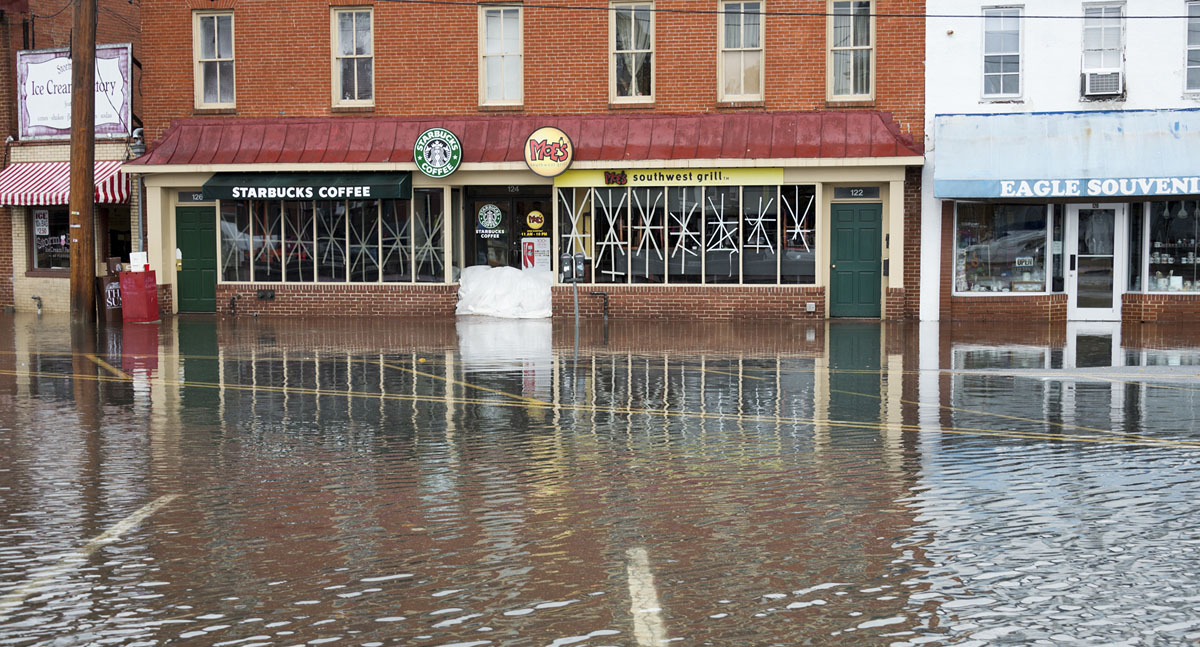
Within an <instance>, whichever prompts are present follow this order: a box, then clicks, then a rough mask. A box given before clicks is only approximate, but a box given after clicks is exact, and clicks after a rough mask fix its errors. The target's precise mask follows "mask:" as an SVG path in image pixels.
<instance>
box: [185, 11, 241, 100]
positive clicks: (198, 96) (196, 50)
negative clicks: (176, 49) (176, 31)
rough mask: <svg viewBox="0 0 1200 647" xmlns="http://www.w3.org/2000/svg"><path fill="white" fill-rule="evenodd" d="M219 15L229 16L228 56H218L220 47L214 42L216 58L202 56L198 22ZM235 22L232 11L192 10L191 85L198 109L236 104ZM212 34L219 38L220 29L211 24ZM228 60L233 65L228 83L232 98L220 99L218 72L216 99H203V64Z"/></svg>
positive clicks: (218, 16)
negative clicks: (230, 87) (227, 99)
mask: <svg viewBox="0 0 1200 647" xmlns="http://www.w3.org/2000/svg"><path fill="white" fill-rule="evenodd" d="M221 17H228V18H229V40H230V42H229V58H221V57H220V47H219V46H218V45H217V44H216V43H214V53H215V54H216V55H217V57H216V58H204V57H203V52H204V48H203V43H202V42H201V34H202V33H203V30H202V29H201V28H200V23H201V22H202V21H203V20H205V19H209V18H211V19H214V20H216V19H218V18H221ZM236 28H237V26H236V24H235V23H234V17H233V11H232V10H230V11H195V12H192V74H193V80H192V87H193V89H194V95H195V97H194V98H195V106H196V108H198V109H205V108H233V107H235V106H236V105H237V50H236V49H235V47H236V45H237V36H236V33H237V31H236ZM213 34H214V35H215V36H217V37H218V38H219V34H220V30H218V29H217V28H216V25H215V24H214V25H213ZM224 61H229V62H230V64H232V65H233V78H232V79H230V81H229V82H230V84H231V85H232V90H233V100H231V101H221V100H220V97H221V81H220V73H219V71H218V76H217V100H216V101H205V100H204V64H205V63H210V62H218V63H219V62H224Z"/></svg>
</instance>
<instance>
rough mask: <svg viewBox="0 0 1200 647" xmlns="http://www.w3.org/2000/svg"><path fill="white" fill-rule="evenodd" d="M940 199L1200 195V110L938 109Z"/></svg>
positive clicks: (937, 179) (935, 143) (937, 183)
mask: <svg viewBox="0 0 1200 647" xmlns="http://www.w3.org/2000/svg"><path fill="white" fill-rule="evenodd" d="M931 148H932V150H933V151H934V152H935V153H936V154H935V155H934V169H933V179H934V188H933V191H934V195H935V196H936V197H938V198H1081V199H1084V200H1089V201H1096V200H1101V199H1112V200H1119V199H1121V198H1126V197H1139V196H1140V197H1150V196H1180V195H1197V194H1200V166H1198V165H1197V164H1196V159H1197V158H1196V156H1197V151H1200V110H1131V111H1091V112H1048V113H1018V114H987V115H935V116H934V139H933V146H932V147H931Z"/></svg>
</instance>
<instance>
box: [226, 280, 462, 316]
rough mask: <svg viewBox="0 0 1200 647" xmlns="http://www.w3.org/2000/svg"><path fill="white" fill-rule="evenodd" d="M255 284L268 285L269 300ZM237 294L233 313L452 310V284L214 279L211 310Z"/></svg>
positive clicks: (454, 299)
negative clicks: (214, 302) (233, 282)
mask: <svg viewBox="0 0 1200 647" xmlns="http://www.w3.org/2000/svg"><path fill="white" fill-rule="evenodd" d="M259 290H274V291H275V298H274V299H272V300H269V301H266V300H260V299H258V297H257V293H258V291H259ZM235 294H237V295H239V297H240V298H239V299H237V305H236V309H237V314H239V315H252V314H260V315H285V316H291V317H296V316H305V315H313V316H322V315H336V316H360V315H386V316H391V317H430V316H433V317H436V316H449V315H453V314H454V306H455V304H456V303H457V302H458V286H456V285H441V284H434V283H431V284H428V285H422V284H415V285H414V284H394V285H378V284H376V285H370V284H353V283H351V284H339V285H329V284H325V285H322V284H319V283H310V284H280V283H263V284H237V285H231V284H224V283H218V284H217V312H219V313H222V314H229V299H230V297H232V296H233V295H235Z"/></svg>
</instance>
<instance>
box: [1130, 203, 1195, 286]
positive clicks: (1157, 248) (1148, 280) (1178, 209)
mask: <svg viewBox="0 0 1200 647" xmlns="http://www.w3.org/2000/svg"><path fill="white" fill-rule="evenodd" d="M1148 207H1149V208H1148V209H1147V211H1148V214H1149V216H1148V219H1147V220H1148V222H1147V225H1148V231H1147V232H1146V234H1147V244H1148V259H1147V260H1148V263H1147V264H1146V276H1145V281H1144V282H1143V283H1142V285H1144V286H1145V289H1146V290H1147V291H1151V292H1198V291H1200V276H1198V273H1197V267H1196V266H1197V263H1198V262H1200V247H1197V245H1196V240H1197V238H1200V226H1198V220H1200V201H1197V200H1169V201H1164V202H1151V203H1150V204H1149V205H1148ZM1139 269H1140V268H1139Z"/></svg>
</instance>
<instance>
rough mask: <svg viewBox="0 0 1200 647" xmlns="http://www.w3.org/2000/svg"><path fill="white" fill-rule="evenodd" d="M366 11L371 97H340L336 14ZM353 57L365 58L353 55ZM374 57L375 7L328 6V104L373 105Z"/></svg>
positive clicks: (376, 73)
mask: <svg viewBox="0 0 1200 647" xmlns="http://www.w3.org/2000/svg"><path fill="white" fill-rule="evenodd" d="M361 12H366V13H367V14H369V15H370V20H371V55H370V59H371V98H370V99H341V98H340V97H341V89H342V84H341V80H342V71H341V65H339V63H340V62H341V56H340V54H339V53H338V16H339V15H341V14H344V13H349V14H355V13H361ZM354 58H365V57H359V56H355V57H354ZM377 62H378V61H376V57H375V8H374V7H371V6H363V7H351V6H346V7H342V6H335V7H330V8H329V70H330V83H329V92H330V102H331V103H330V105H332V106H335V107H339V108H341V107H360V106H361V107H368V106H374V105H375V79H376V77H378V76H379V69H378V66H377V65H376V63H377Z"/></svg>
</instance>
